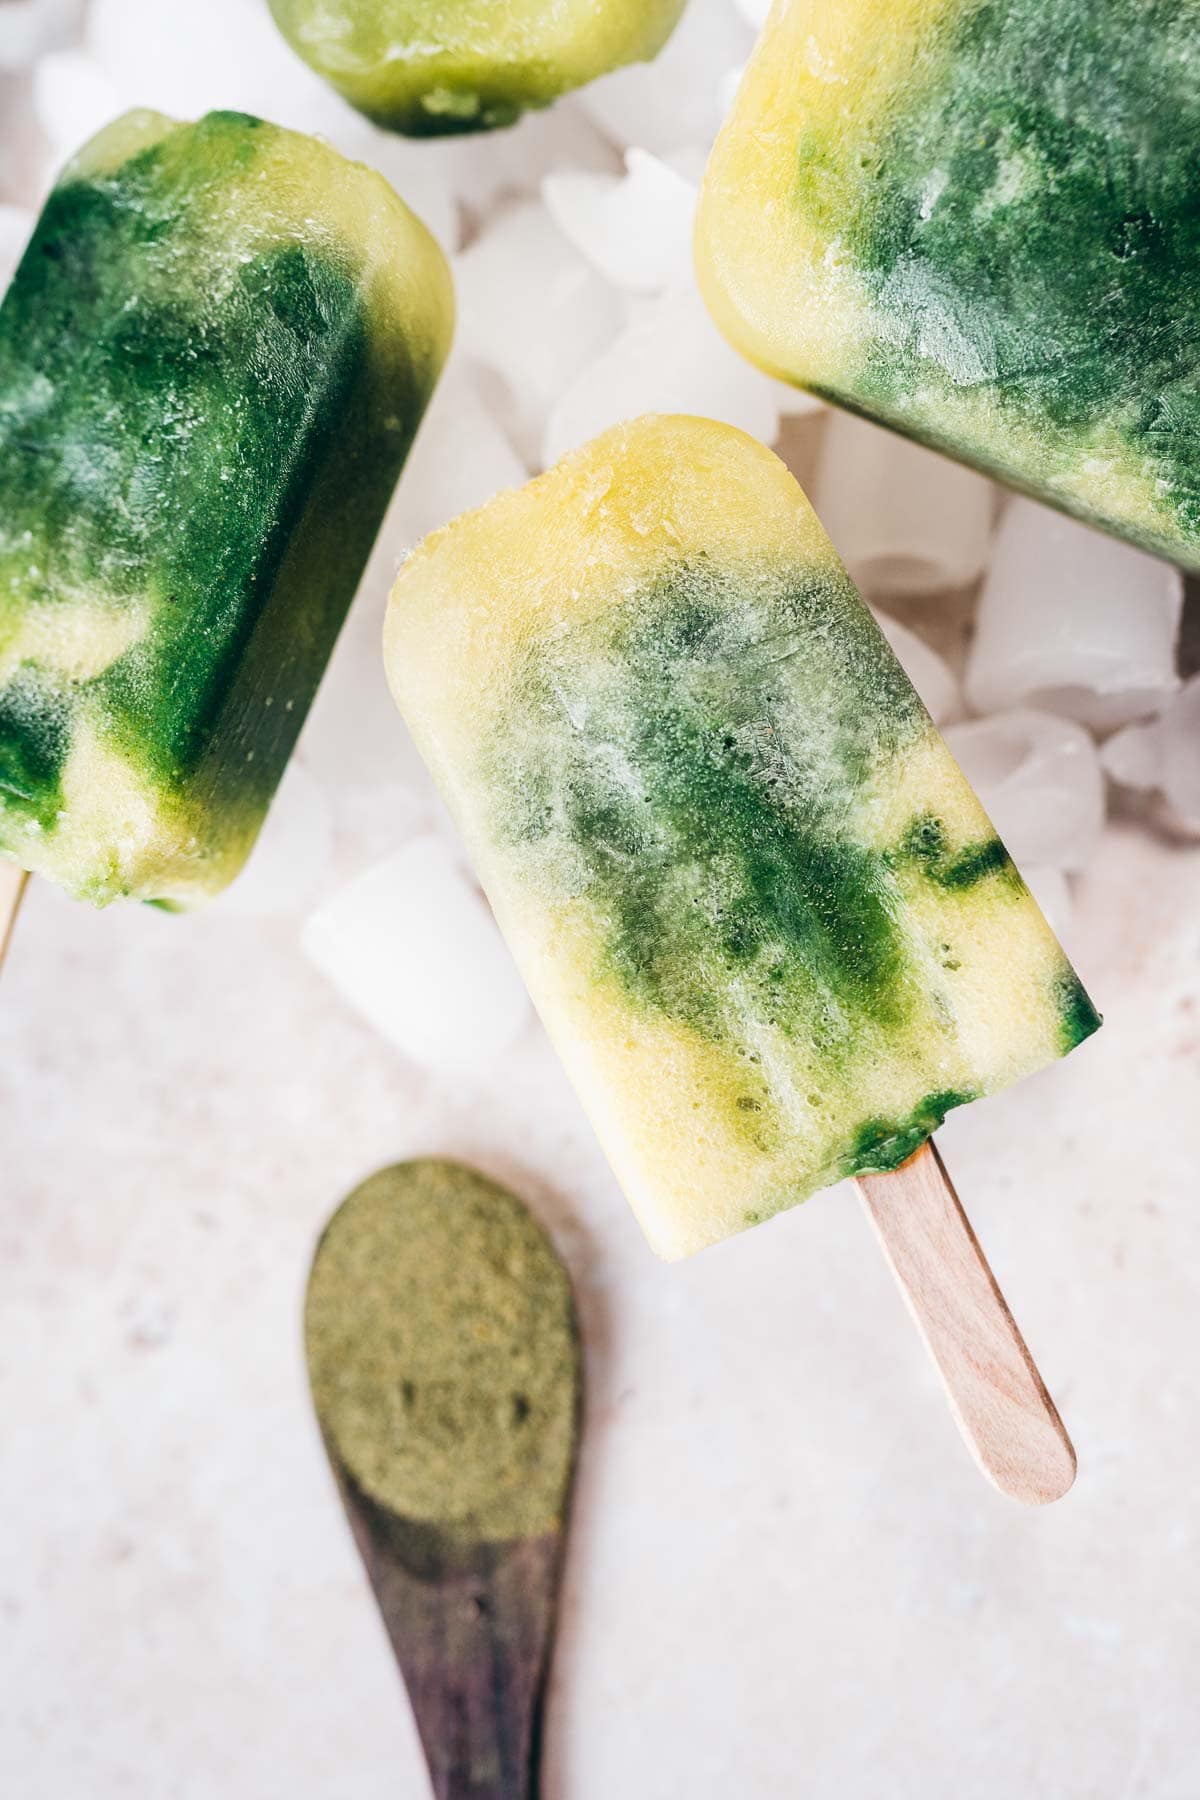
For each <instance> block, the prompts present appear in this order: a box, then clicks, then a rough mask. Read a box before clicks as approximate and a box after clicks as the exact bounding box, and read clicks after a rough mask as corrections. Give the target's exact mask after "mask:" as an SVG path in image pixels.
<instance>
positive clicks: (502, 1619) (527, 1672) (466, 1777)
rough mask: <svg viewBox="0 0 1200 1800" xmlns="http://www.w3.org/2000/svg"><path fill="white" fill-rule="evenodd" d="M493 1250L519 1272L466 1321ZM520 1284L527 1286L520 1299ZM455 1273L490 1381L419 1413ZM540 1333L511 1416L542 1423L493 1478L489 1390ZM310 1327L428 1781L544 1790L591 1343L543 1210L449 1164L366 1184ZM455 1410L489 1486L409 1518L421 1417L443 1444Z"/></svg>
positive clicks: (311, 1348)
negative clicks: (510, 1238) (496, 1232)
mask: <svg viewBox="0 0 1200 1800" xmlns="http://www.w3.org/2000/svg"><path fill="white" fill-rule="evenodd" d="M431 1195H432V1200H431ZM493 1211H498V1212H499V1215H500V1217H501V1223H502V1225H503V1226H504V1227H505V1229H506V1230H507V1229H509V1228H511V1226H512V1223H513V1220H514V1218H515V1216H516V1215H517V1214H518V1213H519V1215H520V1224H519V1235H520V1239H521V1248H520V1250H519V1252H518V1253H516V1254H513V1255H509V1253H508V1251H507V1250H505V1249H504V1248H503V1246H502V1247H501V1250H500V1251H499V1252H497V1250H496V1249H495V1247H494V1245H493V1244H491V1243H490V1242H489V1241H488V1237H487V1231H488V1214H489V1213H490V1212H493ZM459 1213H461V1214H462V1215H463V1217H464V1219H465V1226H464V1228H463V1229H461V1230H459V1229H458V1228H457V1225H456V1220H457V1217H458V1214H459ZM414 1218H415V1222H414ZM439 1220H440V1221H442V1222H443V1223H444V1225H445V1228H446V1231H447V1232H451V1231H453V1232H454V1233H455V1244H456V1249H457V1250H459V1251H460V1252H461V1255H460V1262H461V1267H460V1268H458V1269H457V1270H456V1271H455V1273H454V1275H453V1276H452V1277H451V1279H450V1281H449V1282H448V1283H446V1281H445V1269H444V1267H441V1268H439V1266H438V1256H437V1254H436V1242H434V1240H435V1238H436V1234H437V1232H438V1231H440V1230H441V1229H442V1225H441V1224H440V1223H439ZM381 1227H382V1228H381ZM431 1242H433V1243H434V1249H433V1250H432V1251H431V1249H430V1244H431ZM497 1267H503V1268H504V1269H505V1270H506V1271H507V1274H506V1280H507V1281H508V1287H507V1290H506V1292H505V1294H503V1295H501V1297H500V1300H499V1302H498V1304H497V1307H496V1308H495V1309H494V1310H493V1311H492V1312H491V1313H490V1315H489V1314H487V1312H486V1309H485V1310H484V1311H481V1313H480V1316H479V1320H478V1323H477V1324H476V1325H474V1326H473V1325H472V1323H471V1311H470V1308H471V1305H473V1304H474V1297H475V1295H476V1294H477V1291H478V1290H477V1275H478V1276H479V1278H480V1279H483V1280H485V1281H489V1280H491V1279H492V1278H493V1276H494V1274H495V1270H496V1268H497ZM551 1271H553V1273H551ZM509 1277H511V1279H509ZM414 1283H416V1284H418V1286H414ZM435 1283H438V1284H441V1285H439V1286H438V1287H437V1288H436V1289H435V1288H434V1287H433V1286H432V1284H435ZM522 1283H529V1284H530V1292H529V1296H528V1299H529V1305H528V1308H525V1309H523V1306H522V1294H521V1285H522ZM443 1286H445V1287H446V1288H448V1289H450V1290H452V1291H450V1292H447V1293H446V1294H445V1295H444V1298H445V1310H446V1329H447V1331H448V1332H449V1333H450V1334H451V1336H452V1337H454V1338H455V1341H456V1342H457V1343H458V1344H459V1346H461V1345H462V1343H463V1342H464V1341H466V1340H467V1339H470V1340H471V1342H470V1345H469V1353H470V1354H471V1355H474V1353H475V1351H476V1350H478V1349H479V1345H480V1344H482V1346H483V1350H482V1352H481V1354H480V1356H479V1357H478V1358H477V1359H476V1363H475V1369H476V1373H477V1374H478V1376H479V1381H480V1391H479V1394H478V1395H477V1396H476V1397H475V1398H473V1397H472V1395H471V1394H470V1392H468V1391H467V1389H466V1388H464V1387H463V1386H462V1384H461V1383H460V1384H459V1386H458V1387H457V1388H456V1389H455V1393H454V1397H453V1398H452V1399H450V1400H448V1401H447V1400H445V1399H443V1398H441V1397H440V1396H439V1395H437V1394H434V1397H433V1398H432V1399H430V1401H429V1402H428V1406H427V1407H426V1409H425V1411H424V1412H422V1407H423V1405H424V1402H423V1400H422V1387H423V1386H425V1387H429V1388H430V1389H431V1391H432V1390H433V1389H434V1388H436V1377H435V1376H434V1375H433V1374H432V1373H431V1370H432V1368H433V1365H434V1364H435V1363H436V1358H437V1355H438V1354H439V1351H438V1347H437V1345H436V1344H435V1343H434V1342H433V1341H432V1339H433V1337H434V1336H435V1335H436V1332H435V1331H431V1329H430V1326H429V1320H430V1318H434V1319H435V1320H436V1318H437V1317H438V1316H439V1315H438V1307H437V1305H434V1306H433V1310H432V1311H431V1310H430V1307H431V1296H432V1295H433V1294H434V1293H435V1292H436V1293H437V1294H438V1295H439V1296H442V1293H443ZM418 1293H419V1294H420V1295H423V1299H422V1301H421V1307H422V1310H421V1315H420V1319H421V1323H420V1325H419V1326H418V1324H417V1322H416V1304H415V1301H414V1295H416V1294H418ZM438 1304H440V1299H439V1302H438ZM392 1306H394V1308H395V1309H396V1310H395V1311H394V1312H393V1313H391V1314H389V1308H390V1307H392ZM556 1308H557V1323H556V1322H555V1319H554V1317H553V1314H554V1311H555V1309H556ZM389 1318H390V1319H393V1320H394V1321H395V1326H396V1329H395V1331H394V1332H392V1330H391V1329H390V1325H389ZM530 1330H532V1331H535V1332H541V1334H542V1337H541V1347H540V1350H539V1356H541V1357H542V1358H543V1362H545V1360H546V1356H547V1343H548V1340H547V1337H546V1332H547V1331H549V1333H550V1335H551V1337H553V1336H554V1333H555V1332H557V1345H556V1346H554V1345H551V1346H550V1351H551V1352H553V1351H554V1350H555V1349H556V1350H557V1365H556V1366H554V1367H553V1368H552V1370H551V1378H550V1381H549V1383H548V1384H546V1383H543V1384H542V1385H541V1386H539V1387H538V1388H537V1389H536V1391H533V1392H529V1393H525V1392H521V1393H518V1394H517V1395H516V1396H515V1402H516V1404H515V1407H514V1410H513V1412H512V1413H511V1415H510V1423H511V1421H512V1420H517V1421H518V1423H517V1424H516V1425H515V1426H513V1427H512V1428H513V1430H515V1431H517V1432H519V1433H524V1432H526V1431H528V1432H530V1433H533V1434H534V1435H533V1436H531V1437H529V1438H522V1439H521V1458H522V1465H521V1468H520V1469H519V1470H518V1471H517V1477H518V1479H517V1481H515V1482H514V1480H513V1479H512V1476H513V1471H512V1470H511V1469H507V1468H503V1467H501V1466H500V1465H499V1463H498V1464H497V1471H496V1473H497V1484H498V1485H497V1491H496V1492H495V1493H492V1492H489V1491H487V1482H488V1480H489V1479H490V1478H491V1477H490V1474H489V1468H488V1466H487V1465H488V1448H489V1445H490V1444H491V1438H490V1437H489V1436H488V1433H489V1431H491V1429H492V1426H493V1425H494V1420H495V1416H496V1413H495V1401H496V1396H497V1393H498V1392H500V1393H501V1397H502V1398H503V1393H502V1390H503V1389H504V1381H505V1378H506V1372H507V1370H508V1369H509V1368H510V1367H511V1366H513V1365H514V1363H515V1362H518V1361H520V1360H521V1357H522V1354H523V1352H522V1345H523V1343H524V1342H525V1341H526V1339H525V1337H524V1336H523V1334H524V1333H526V1332H527V1331H530ZM305 1337H306V1347H307V1352H308V1362H309V1375H310V1381H311V1384H312V1389H313V1398H314V1404H315V1405H316V1409H317V1417H318V1421H319V1423H320V1426H321V1433H322V1437H323V1439H324V1442H325V1448H326V1451H327V1453H328V1456H329V1460H330V1464H331V1467H332V1469H333V1473H334V1476H335V1478H336V1481H337V1484H338V1489H339V1492H340V1494H341V1498H342V1503H343V1506H344V1508H345V1511H346V1515H347V1517H348V1519H349V1521H350V1526H351V1530H352V1531H353V1533H354V1540H355V1542H356V1544H357V1545H358V1549H359V1554H360V1555H361V1557H362V1560H363V1563H364V1565H365V1567H366V1571H367V1575H368V1576H369V1578H370V1582H371V1586H372V1588H373V1589H374V1592H375V1598H376V1600H377V1601H378V1604H379V1610H380V1612H381V1614H382V1615H383V1621H384V1624H385V1626H386V1627H387V1632H388V1636H389V1638H390V1639H391V1643H392V1648H393V1650H394V1652H395V1655H396V1660H397V1662H398V1663H399V1665H400V1669H401V1673H402V1674H403V1677H404V1681H405V1684H406V1686H407V1688H408V1695H409V1699H410V1701H411V1703H412V1709H413V1713H414V1715H415V1718H416V1723H417V1729H418V1732H419V1733H420V1738H421V1743H422V1746H423V1748H424V1751H425V1758H426V1761H427V1763H428V1765H429V1773H430V1776H431V1778H432V1782H433V1791H434V1794H435V1795H436V1796H437V1800H534V1797H535V1796H536V1793H537V1784H538V1768H539V1761H540V1744H541V1723H542V1702H543V1695H544V1691H545V1683H546V1675H547V1671H548V1667H549V1660H550V1648H551V1642H552V1638H553V1631H554V1619H555V1609H556V1603H557V1596H558V1585H559V1573H560V1569H561V1566H562V1553H563V1544H564V1538H565V1529H566V1511H567V1504H568V1499H569V1490H570V1484H571V1479H572V1474H573V1469H574V1461H575V1452H576V1447H577V1442H578V1430H579V1394H580V1360H579V1341H578V1332H577V1328H576V1323H575V1314H574V1306H573V1302H572V1299H571V1295H570V1288H569V1285H568V1281H567V1276H566V1272H565V1270H564V1269H563V1268H562V1265H561V1263H560V1262H559V1260H558V1257H557V1254H556V1252H555V1251H554V1249H553V1247H552V1245H551V1244H550V1241H549V1239H548V1238H547V1237H546V1235H545V1233H544V1232H543V1231H542V1229H541V1227H540V1226H538V1225H537V1224H536V1223H535V1222H534V1221H533V1219H532V1218H531V1217H530V1216H529V1215H528V1213H526V1212H525V1209H524V1208H523V1207H522V1206H521V1203H520V1202H519V1201H518V1200H516V1199H515V1198H514V1197H513V1196H512V1195H511V1194H509V1193H507V1192H506V1190H504V1189H502V1188H499V1187H497V1186H496V1185H495V1184H494V1183H492V1182H489V1181H486V1180H485V1178H484V1177H483V1176H481V1175H478V1174H476V1173H475V1172H474V1171H473V1170H469V1169H465V1168H463V1167H461V1165H457V1164H453V1163H447V1162H435V1161H423V1162H417V1163H407V1164H401V1165H399V1166H398V1167H397V1168H395V1169H389V1170H383V1171H382V1172H381V1173H380V1174H379V1175H377V1176H374V1177H372V1179H371V1180H370V1181H368V1182H366V1183H364V1184H363V1186H362V1187H361V1188H358V1189H356V1190H355V1192H354V1193H353V1194H352V1195H351V1196H350V1198H349V1199H348V1200H347V1201H346V1202H345V1203H344V1204H343V1205H342V1207H340V1208H339V1210H338V1212H337V1213H335V1215H334V1217H333V1219H332V1220H331V1222H330V1224H329V1226H328V1227H327V1229H326V1232H325V1234H324V1236H323V1237H322V1239H321V1242H320V1244H319V1246H318V1248H317V1253H316V1256H315V1258H314V1262H313V1269H312V1274H311V1276H310V1279H309V1288H308V1300H307V1305H306V1310H305ZM476 1338H477V1339H478V1340H479V1343H478V1344H477V1343H476V1342H475V1339H476ZM553 1360H554V1357H553V1354H550V1361H551V1362H553ZM497 1383H499V1386H497ZM522 1385H523V1386H525V1387H528V1386H531V1384H530V1383H529V1382H528V1381H525V1380H523V1384H522ZM398 1396H399V1397H400V1398H399V1399H398ZM476 1401H477V1402H478V1404H476ZM439 1408H440V1409H441V1411H440V1412H439V1410H438V1409H439ZM522 1409H525V1410H524V1413H523V1410H522ZM502 1410H503V1409H502ZM448 1411H450V1412H454V1413H455V1415H456V1416H457V1417H458V1418H459V1419H460V1421H461V1420H462V1419H466V1420H467V1421H468V1428H469V1429H474V1426H472V1424H471V1422H472V1421H475V1424H476V1425H478V1434H477V1436H476V1438H475V1439H474V1440H473V1443H474V1454H475V1455H476V1456H477V1457H478V1456H482V1463H483V1465H484V1467H483V1471H482V1485H481V1482H480V1481H478V1480H477V1481H476V1482H475V1483H474V1486H473V1489H472V1494H471V1505H470V1507H469V1509H468V1510H467V1511H466V1512H465V1513H459V1515H458V1516H451V1515H453V1514H454V1513H455V1510H456V1509H455V1507H454V1506H453V1505H452V1504H449V1503H447V1505H446V1507H445V1513H446V1516H445V1517H442V1518H438V1517H430V1516H429V1513H430V1510H431V1509H430V1507H429V1505H428V1504H423V1505H422V1507H421V1509H420V1510H421V1512H422V1513H423V1514H424V1515H425V1516H414V1515H413V1513H411V1512H407V1511H406V1510H405V1508H404V1505H403V1504H402V1503H400V1504H398V1503H397V1496H398V1494H399V1492H400V1491H401V1489H402V1488H403V1487H404V1483H405V1481H406V1480H407V1479H409V1475H411V1474H412V1472H413V1470H414V1467H415V1465H414V1461H413V1458H414V1457H416V1456H418V1455H419V1454H420V1452H421V1446H422V1441H423V1440H422V1431H424V1432H425V1434H426V1435H427V1437H428V1439H429V1441H430V1443H431V1444H433V1446H434V1448H433V1449H432V1450H431V1452H430V1454H431V1455H434V1456H437V1455H440V1454H441V1451H442V1449H444V1448H446V1445H445V1444H444V1443H442V1438H444V1437H445V1432H444V1431H443V1429H442V1428H443V1424H444V1416H443V1415H445V1414H446V1413H447V1412H448ZM480 1420H482V1421H483V1423H482V1425H479V1423H478V1422H479V1421H480ZM410 1422H412V1423H413V1424H414V1429H413V1430H411V1431H409V1430H408V1429H407V1428H408V1425H409V1423H410ZM372 1432H374V1433H376V1438H375V1440H373V1439H372ZM538 1433H540V1434H541V1436H540V1440H539V1438H538V1436H537V1434H538ZM439 1434H441V1435H440V1436H439ZM435 1440H436V1441H435ZM481 1445H482V1450H481ZM449 1448H450V1451H451V1456H452V1457H453V1454H454V1446H453V1444H450V1446H449ZM501 1448H503V1445H502V1446H501ZM466 1453H467V1452H466V1451H464V1452H463V1454H464V1455H465V1454H466ZM393 1463H395V1465H396V1466H395V1467H393V1466H392V1464H393ZM452 1468H453V1463H452V1462H448V1463H447V1470H448V1474H447V1486H448V1487H449V1485H450V1484H451V1483H454V1484H455V1485H457V1479H458V1478H457V1476H455V1475H454V1474H453V1473H452V1472H451V1471H452ZM405 1470H407V1471H408V1474H406V1473H405ZM416 1475H417V1479H416V1489H421V1490H422V1491H423V1490H424V1489H427V1488H428V1486H429V1483H428V1482H427V1481H424V1480H423V1479H422V1476H421V1471H420V1469H417V1471H416ZM435 1485H436V1484H435ZM538 1492H542V1493H544V1494H545V1496H546V1497H547V1498H548V1499H550V1500H552V1501H553V1505H551V1506H550V1507H549V1509H548V1512H547V1509H546V1508H545V1507H543V1506H542V1505H541V1503H540V1502H539V1503H537V1504H534V1505H533V1507H532V1511H531V1510H530V1505H529V1496H530V1495H531V1494H536V1493H538ZM526 1515H527V1516H528V1524H529V1528H527V1529H524V1530H521V1531H519V1532H518V1531H515V1530H514V1529H513V1521H514V1520H516V1519H518V1518H522V1517H525V1516H526Z"/></svg>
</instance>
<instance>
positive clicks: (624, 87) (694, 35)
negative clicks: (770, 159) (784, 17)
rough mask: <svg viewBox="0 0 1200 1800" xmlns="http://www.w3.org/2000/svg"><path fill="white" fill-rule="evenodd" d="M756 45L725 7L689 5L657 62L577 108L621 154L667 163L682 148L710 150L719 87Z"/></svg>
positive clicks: (610, 82)
mask: <svg viewBox="0 0 1200 1800" xmlns="http://www.w3.org/2000/svg"><path fill="white" fill-rule="evenodd" d="M752 45H753V36H752V34H751V32H750V30H749V29H748V27H747V26H746V24H745V23H744V21H743V20H741V19H739V18H738V16H737V15H736V13H735V12H734V11H733V10H732V8H731V7H730V6H729V5H728V0H691V4H690V5H689V7H688V8H687V11H686V12H685V13H684V15H683V18H682V19H681V20H680V22H679V24H678V25H677V26H676V27H675V30H674V32H673V33H672V35H671V37H670V38H669V39H668V40H667V43H666V45H665V46H664V48H663V49H662V50H661V51H660V52H659V54H658V55H657V57H655V59H654V61H653V62H649V63H634V64H633V65H632V67H630V68H628V69H618V70H616V71H615V72H614V73H613V74H612V75H602V76H601V77H600V79H599V81H593V82H592V83H591V84H590V86H588V87H586V88H583V89H581V91H580V95H579V102H580V105H581V106H583V107H585V108H586V110H587V112H588V113H589V114H590V115H591V117H592V118H593V119H594V120H595V121H596V123H597V124H598V125H599V126H600V128H601V130H602V131H604V132H605V133H606V134H607V135H608V137H609V138H610V139H611V140H612V142H613V143H614V144H616V145H617V146H618V147H620V148H621V149H624V147H625V146H626V145H627V144H641V145H642V146H643V148H645V149H647V150H651V151H653V152H654V154H655V155H656V156H665V155H666V154H667V153H668V152H669V151H671V150H676V149H678V147H679V146H680V145H681V144H708V143H711V142H712V139H713V138H714V137H715V136H716V132H717V127H718V125H719V124H720V122H721V116H722V115H721V108H720V99H719V90H720V86H721V82H722V80H723V78H724V77H725V76H726V75H727V73H728V72H729V70H730V69H731V68H735V67H736V66H737V65H738V64H740V63H744V62H745V60H746V58H747V56H748V55H749V54H750V50H751V47H752Z"/></svg>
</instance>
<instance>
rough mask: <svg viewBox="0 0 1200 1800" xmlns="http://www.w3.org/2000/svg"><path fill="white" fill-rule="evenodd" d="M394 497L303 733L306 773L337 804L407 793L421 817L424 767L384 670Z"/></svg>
mask: <svg viewBox="0 0 1200 1800" xmlns="http://www.w3.org/2000/svg"><path fill="white" fill-rule="evenodd" d="M399 504H400V500H399V496H397V498H396V499H395V500H393V502H392V507H391V510H390V511H389V514H388V517H387V519H385V521H384V525H383V529H382V531H381V532H380V535H379V538H378V540H377V542H376V545H375V550H374V552H373V554H372V557H371V561H370V563H369V564H368V566H367V572H366V574H365V575H364V576H363V579H362V582H361V584H360V586H359V590H358V594H357V595H356V597H355V601H354V604H353V606H352V607H351V608H350V613H349V616H348V618H347V619H346V623H345V624H344V625H343V627H342V631H341V635H340V637H339V638H338V641H337V646H336V648H335V650H334V653H333V656H332V658H331V660H330V664H329V667H328V669H327V670H326V672H325V678H324V680H323V681H322V683H321V685H320V687H319V688H318V690H317V697H316V700H315V701H314V702H313V707H312V711H311V712H310V713H309V715H308V719H307V721H306V723H305V726H304V730H303V732H302V733H301V737H300V744H299V754H300V756H301V757H302V758H303V761H304V763H305V765H306V767H307V768H308V769H309V770H310V771H311V772H312V773H313V774H314V775H315V776H316V777H317V779H318V780H319V781H320V782H322V783H323V784H324V785H325V786H326V787H327V788H328V789H329V790H330V791H331V792H332V793H333V794H334V795H335V796H337V795H341V794H344V793H345V792H346V790H348V789H355V788H360V789H364V790H366V791H367V792H368V794H373V793H374V792H376V791H377V790H380V789H390V788H394V787H397V786H400V787H403V788H406V789H411V790H413V792H414V794H415V795H416V797H417V798H418V800H419V802H420V804H421V806H422V809H423V810H428V808H429V806H430V805H431V802H432V795H431V786H430V782H429V778H428V776H427V774H426V772H425V765H424V764H423V763H422V761H421V759H420V757H419V756H418V755H417V752H416V750H415V749H414V747H413V744H412V740H411V739H410V737H409V735H408V732H407V730H406V729H405V726H404V723H403V721H402V719H401V717H400V715H399V713H398V712H397V711H396V705H395V702H394V700H393V699H392V696H391V693H390V692H389V690H388V685H387V677H386V675H385V674H384V668H383V647H382V645H383V615H384V612H385V610H386V607H387V596H388V589H389V588H390V586H391V583H392V581H393V580H394V579H395V575H396V571H397V569H398V568H399V566H400V555H401V544H402V543H403V545H404V546H406V547H407V546H408V545H409V544H411V541H412V540H411V538H410V537H409V536H408V534H407V532H404V533H403V536H401V526H400V522H399Z"/></svg>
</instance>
